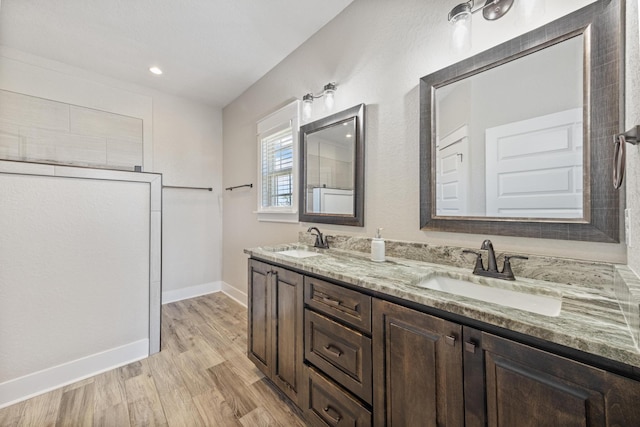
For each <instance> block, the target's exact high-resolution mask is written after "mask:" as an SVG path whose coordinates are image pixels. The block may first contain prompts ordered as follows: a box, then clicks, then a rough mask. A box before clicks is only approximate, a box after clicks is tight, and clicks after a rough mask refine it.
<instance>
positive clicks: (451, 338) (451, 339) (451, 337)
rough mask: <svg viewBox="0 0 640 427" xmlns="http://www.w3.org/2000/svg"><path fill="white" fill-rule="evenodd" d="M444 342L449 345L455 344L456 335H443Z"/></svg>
mask: <svg viewBox="0 0 640 427" xmlns="http://www.w3.org/2000/svg"><path fill="white" fill-rule="evenodd" d="M444 342H445V343H446V344H447V345H450V346H451V347H454V346H455V345H456V337H455V335H447V336H445V337H444Z"/></svg>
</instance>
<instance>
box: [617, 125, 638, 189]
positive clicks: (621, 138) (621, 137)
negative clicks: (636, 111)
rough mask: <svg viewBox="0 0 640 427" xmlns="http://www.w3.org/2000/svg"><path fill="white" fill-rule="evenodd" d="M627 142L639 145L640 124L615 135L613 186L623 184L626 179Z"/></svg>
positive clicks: (618, 186)
mask: <svg viewBox="0 0 640 427" xmlns="http://www.w3.org/2000/svg"><path fill="white" fill-rule="evenodd" d="M627 142H628V143H629V144H633V145H637V144H638V143H639V142H640V126H635V127H634V128H632V129H631V130H628V131H627V132H624V133H619V134H617V135H614V136H613V144H614V151H613V188H615V189H618V188H620V187H621V186H622V180H623V179H624V168H625V162H626V160H627V147H626V146H627Z"/></svg>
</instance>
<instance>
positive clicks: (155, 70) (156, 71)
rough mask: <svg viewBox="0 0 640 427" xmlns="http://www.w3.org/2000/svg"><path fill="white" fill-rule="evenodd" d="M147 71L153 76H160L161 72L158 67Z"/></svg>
mask: <svg viewBox="0 0 640 427" xmlns="http://www.w3.org/2000/svg"><path fill="white" fill-rule="evenodd" d="M149 71H151V72H152V73H153V74H155V75H157V76H159V75H160V74H162V70H161V69H160V68H158V67H151V68H149Z"/></svg>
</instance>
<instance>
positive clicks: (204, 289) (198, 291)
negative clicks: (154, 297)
mask: <svg viewBox="0 0 640 427" xmlns="http://www.w3.org/2000/svg"><path fill="white" fill-rule="evenodd" d="M222 283H223V282H209V283H204V284H202V285H195V286H189V287H186V288H181V289H175V290H173V291H164V292H162V304H168V303H170V302H176V301H181V300H183V299H189V298H194V297H199V296H201V295H206V294H212V293H214V292H219V291H220V290H221V289H222Z"/></svg>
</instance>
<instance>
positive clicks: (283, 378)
mask: <svg viewBox="0 0 640 427" xmlns="http://www.w3.org/2000/svg"><path fill="white" fill-rule="evenodd" d="M248 291H249V298H248V301H249V313H248V314H249V315H248V320H249V322H248V323H249V324H248V329H247V346H248V356H249V359H250V360H251V361H253V363H254V364H255V365H256V366H257V367H258V369H260V370H261V371H262V372H263V373H264V374H265V375H266V376H267V377H268V378H270V379H271V380H272V381H273V382H274V383H275V385H276V386H278V388H279V389H280V390H282V392H284V393H285V394H286V395H287V396H289V398H291V400H293V401H294V402H295V403H296V404H297V405H299V406H300V405H301V400H300V399H301V398H302V396H303V393H302V389H303V387H304V384H305V383H304V380H303V376H302V375H303V351H304V347H303V345H304V344H303V321H302V316H303V299H302V298H303V297H302V292H303V276H302V275H301V274H298V273H295V272H293V271H290V270H287V269H284V268H281V267H276V266H273V265H270V264H267V263H264V262H260V261H256V260H249V286H248Z"/></svg>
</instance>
